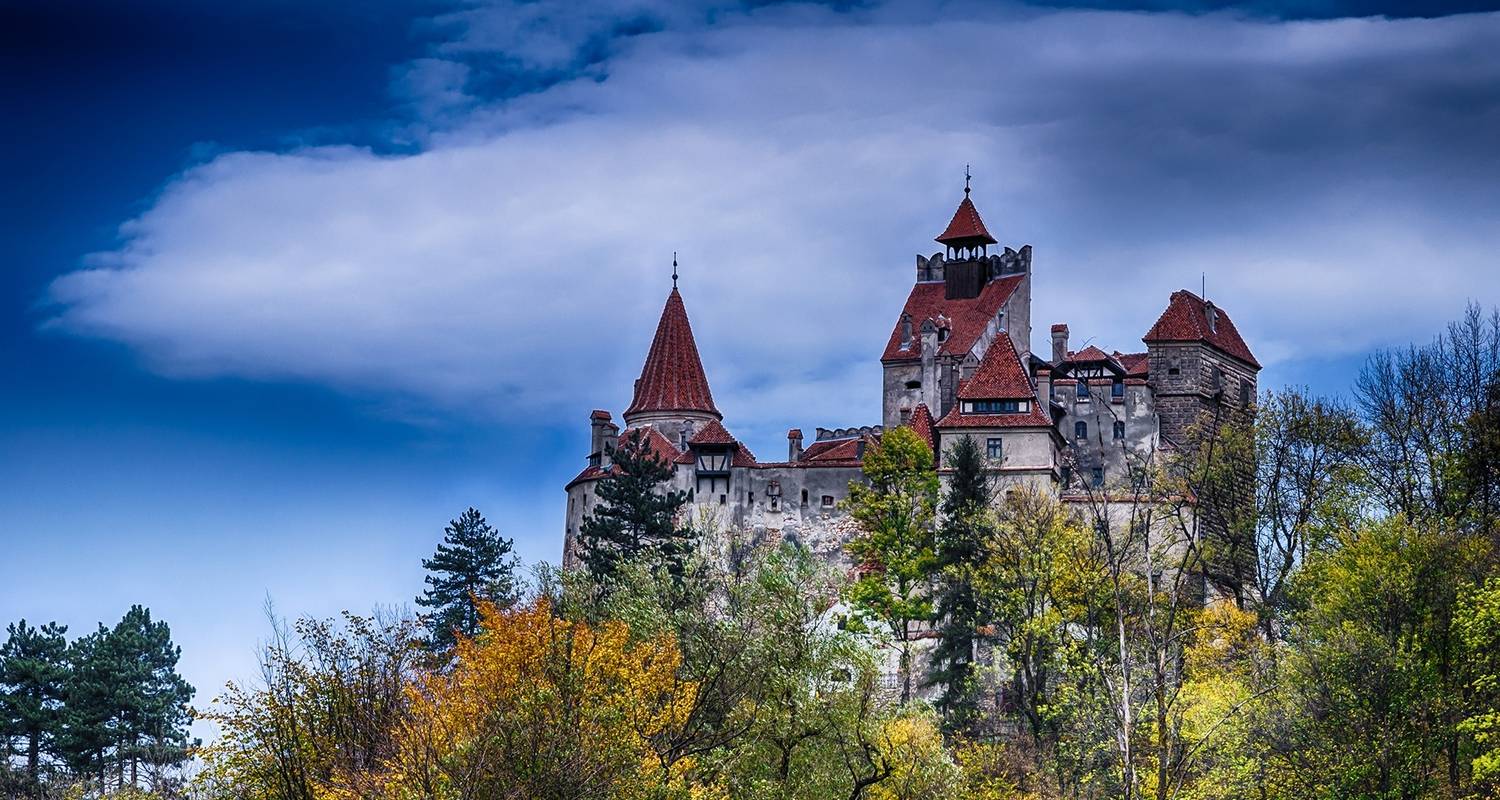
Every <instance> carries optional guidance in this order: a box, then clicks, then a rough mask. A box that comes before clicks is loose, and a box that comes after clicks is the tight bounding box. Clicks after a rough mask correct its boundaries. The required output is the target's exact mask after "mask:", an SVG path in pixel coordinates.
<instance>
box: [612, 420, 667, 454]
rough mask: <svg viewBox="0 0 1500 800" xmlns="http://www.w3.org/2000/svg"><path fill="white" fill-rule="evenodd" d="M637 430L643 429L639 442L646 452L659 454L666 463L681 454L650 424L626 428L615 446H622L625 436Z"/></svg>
mask: <svg viewBox="0 0 1500 800" xmlns="http://www.w3.org/2000/svg"><path fill="white" fill-rule="evenodd" d="M637 430H641V431H645V433H643V434H642V435H641V444H642V445H644V446H645V448H646V451H647V452H650V453H655V454H656V455H658V456H661V457H662V458H664V459H666V460H667V462H668V463H670V462H673V461H676V460H677V459H678V458H679V457H680V456H681V455H682V451H681V450H678V449H677V445H674V444H672V442H671V441H670V440H668V439H667V437H666V436H664V435H662V432H661V431H659V430H657V429H655V428H653V427H651V426H650V425H645V426H642V427H640V428H631V429H630V430H627V431H625V432H624V433H622V434H620V439H619V442H618V443H617V444H616V445H615V448H616V449H618V448H620V447H623V446H624V445H625V439H626V437H628V436H630V435H631V432H632V431H637Z"/></svg>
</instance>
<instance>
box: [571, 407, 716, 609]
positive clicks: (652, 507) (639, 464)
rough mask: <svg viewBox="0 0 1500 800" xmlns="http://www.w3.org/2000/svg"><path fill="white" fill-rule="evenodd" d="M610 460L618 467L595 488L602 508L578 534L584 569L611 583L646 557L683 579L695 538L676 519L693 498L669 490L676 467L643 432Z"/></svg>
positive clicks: (630, 434)
mask: <svg viewBox="0 0 1500 800" xmlns="http://www.w3.org/2000/svg"><path fill="white" fill-rule="evenodd" d="M612 458H613V460H614V468H613V469H611V471H610V474H608V475H606V476H605V477H604V478H603V479H601V480H600V481H599V484H598V486H597V487H596V489H595V493H596V494H597V495H598V497H599V505H598V506H597V507H596V508H595V509H594V512H593V513H592V514H591V515H589V517H588V518H587V519H585V520H584V521H583V525H582V526H581V527H580V529H579V537H578V540H579V543H580V544H581V545H582V548H583V563H584V565H585V566H586V567H587V568H588V570H589V572H590V573H592V574H593V575H594V577H595V578H596V579H597V580H599V581H601V582H608V581H609V580H610V579H613V578H614V577H615V576H616V575H617V574H618V572H619V571H620V569H621V567H622V565H624V564H625V563H627V562H632V561H635V560H637V559H641V558H645V559H647V560H649V561H654V562H656V563H660V564H662V565H664V566H665V567H666V568H667V570H668V571H669V572H670V573H671V574H672V575H673V576H674V577H678V578H680V577H681V576H682V574H683V570H684V568H685V566H686V564H687V561H688V558H689V556H691V555H692V552H693V539H694V537H693V532H692V530H691V529H689V528H686V527H681V526H679V525H678V519H677V518H678V511H679V510H680V509H681V508H682V507H683V505H685V504H686V503H687V502H688V500H689V499H690V497H691V495H690V494H689V493H688V492H685V491H680V490H673V489H669V488H667V487H666V484H667V482H668V481H670V480H671V479H672V465H671V464H670V463H668V462H667V460H666V459H665V458H663V457H662V456H661V455H659V454H657V453H655V452H654V451H652V450H651V448H650V447H649V446H648V443H647V438H646V429H645V428H636V429H634V430H632V431H630V432H628V433H626V434H625V436H624V437H622V438H621V440H620V444H619V446H618V447H616V448H615V449H614V452H613V454H612Z"/></svg>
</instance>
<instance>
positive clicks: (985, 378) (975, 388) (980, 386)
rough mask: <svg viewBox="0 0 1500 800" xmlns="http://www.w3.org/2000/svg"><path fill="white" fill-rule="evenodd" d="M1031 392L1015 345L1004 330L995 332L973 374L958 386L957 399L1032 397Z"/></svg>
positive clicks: (1033, 391) (1029, 381)
mask: <svg viewBox="0 0 1500 800" xmlns="http://www.w3.org/2000/svg"><path fill="white" fill-rule="evenodd" d="M1035 394H1036V391H1035V389H1033V388H1032V386H1031V378H1030V377H1029V376H1027V374H1026V369H1025V368H1024V367H1022V366H1021V356H1020V354H1018V353H1017V352H1016V346H1015V345H1014V344H1012V343H1011V341H1010V337H1009V336H1006V335H1004V334H1000V335H997V336H996V337H995V341H993V342H991V343H990V347H989V349H988V350H986V351H984V359H983V360H982V361H980V362H979V369H978V370H975V372H974V377H972V378H970V379H969V380H967V381H964V382H963V385H962V386H960V387H958V397H959V399H961V400H1020V399H1023V398H1033V397H1034V395H1035Z"/></svg>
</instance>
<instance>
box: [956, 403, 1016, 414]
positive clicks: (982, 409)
mask: <svg viewBox="0 0 1500 800" xmlns="http://www.w3.org/2000/svg"><path fill="white" fill-rule="evenodd" d="M964 405H965V406H968V408H965V409H964V411H965V412H967V413H970V414H1019V413H1021V412H1023V411H1026V410H1028V407H1027V404H1026V401H1024V400H975V401H974V402H972V403H964Z"/></svg>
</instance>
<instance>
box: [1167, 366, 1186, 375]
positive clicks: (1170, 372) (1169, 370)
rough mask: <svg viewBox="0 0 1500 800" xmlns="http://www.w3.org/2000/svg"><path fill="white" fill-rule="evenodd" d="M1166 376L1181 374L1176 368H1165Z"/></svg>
mask: <svg viewBox="0 0 1500 800" xmlns="http://www.w3.org/2000/svg"><path fill="white" fill-rule="evenodd" d="M1167 374H1168V375H1181V374H1182V370H1180V369H1178V368H1176V367H1168V368H1167Z"/></svg>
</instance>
